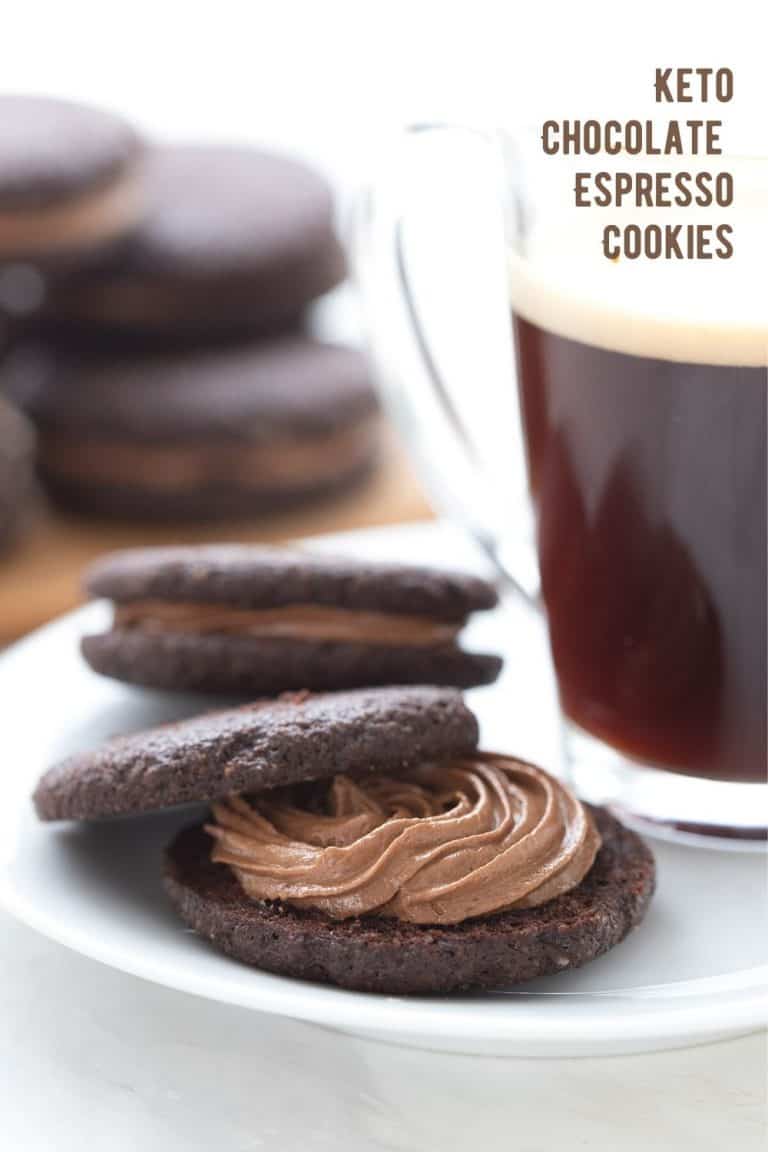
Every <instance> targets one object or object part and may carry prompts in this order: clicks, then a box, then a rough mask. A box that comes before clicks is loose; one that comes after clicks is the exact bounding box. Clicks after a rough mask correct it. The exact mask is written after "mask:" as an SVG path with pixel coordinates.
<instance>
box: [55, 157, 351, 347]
mask: <svg viewBox="0 0 768 1152" xmlns="http://www.w3.org/2000/svg"><path fill="white" fill-rule="evenodd" d="M143 171H144V195H145V201H146V205H147V208H146V214H145V218H144V223H143V224H142V225H141V226H140V228H139V229H138V231H137V232H136V233H135V234H134V236H133V237H132V239H131V240H130V242H129V243H128V244H126V245H124V246H122V247H121V250H120V252H119V253H115V256H114V258H113V259H110V260H109V261H106V262H104V263H103V264H102V265H101V266H99V267H92V268H89V269H85V270H83V272H82V273H81V274H80V275H75V276H73V277H70V278H68V279H66V280H64V281H63V282H62V283H61V284H60V285H54V286H53V290H52V295H51V299H50V303H49V314H50V316H51V317H52V318H53V319H57V318H58V319H61V320H75V321H78V320H87V321H88V322H89V323H91V324H94V325H96V326H99V325H105V326H107V327H114V328H117V329H120V330H128V329H138V330H144V329H146V330H151V331H165V330H179V329H192V330H194V331H196V332H199V331H200V330H201V329H205V330H213V331H216V330H222V331H223V330H229V329H232V328H234V329H237V328H242V327H247V326H264V325H268V324H270V323H278V322H282V321H284V320H285V319H286V318H288V317H291V316H295V315H297V314H298V312H300V311H301V310H302V309H303V308H304V306H305V305H306V304H307V303H308V302H309V301H311V300H312V299H314V298H315V297H316V296H319V295H321V294H322V293H324V292H327V291H328V290H329V289H330V288H332V287H334V286H335V285H336V284H338V283H339V281H340V280H342V279H343V278H344V275H345V272H346V264H345V260H344V255H343V251H342V248H341V246H340V244H339V242H338V239H337V237H336V234H335V230H334V221H333V197H332V193H331V190H330V187H329V186H328V184H327V183H326V181H325V180H324V178H323V177H322V176H321V175H320V174H319V173H318V172H315V171H314V170H313V169H311V168H309V167H308V166H307V165H305V164H303V163H301V162H299V161H298V160H294V159H292V158H290V157H288V156H283V155H277V154H273V153H268V152H261V151H257V150H255V149H247V148H231V147H221V146H205V147H204V146H179V147H165V148H156V149H154V150H153V151H152V152H150V154H149V156H148V157H147V160H146V163H145V165H144V169H143Z"/></svg>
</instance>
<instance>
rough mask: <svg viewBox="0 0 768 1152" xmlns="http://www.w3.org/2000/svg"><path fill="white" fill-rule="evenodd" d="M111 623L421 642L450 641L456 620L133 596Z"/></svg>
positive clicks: (197, 630) (199, 632) (321, 607)
mask: <svg viewBox="0 0 768 1152" xmlns="http://www.w3.org/2000/svg"><path fill="white" fill-rule="evenodd" d="M114 624H115V627H116V628H140V629H141V630H142V631H143V632H153V633H157V632H187V633H192V634H194V635H200V636H204V635H212V634H216V635H227V636H264V637H274V638H278V639H280V638H284V639H300V640H336V641H348V642H351V643H372V644H384V645H387V646H392V645H396V646H397V647H403V646H405V647H421V646H429V645H439V644H450V643H452V642H453V640H455V638H456V635H457V633H458V630H459V628H460V626H461V625H460V622H459V623H447V622H445V621H435V620H431V619H430V618H429V617H426V616H407V615H398V614H395V613H391V612H358V611H355V610H352V609H345V608H327V607H325V606H324V605H320V604H290V605H287V606H286V607H284V608H259V609H255V608H233V607H230V606H229V605H227V604H201V603H195V602H193V603H181V602H179V603H171V602H169V601H164V600H137V601H133V602H132V603H130V604H118V605H116V607H115V618H114Z"/></svg>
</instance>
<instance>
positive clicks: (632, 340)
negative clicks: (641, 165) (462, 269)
mask: <svg viewBox="0 0 768 1152" xmlns="http://www.w3.org/2000/svg"><path fill="white" fill-rule="evenodd" d="M764 168H765V171H763V163H762V162H760V172H759V179H756V178H755V174H754V172H753V171H752V170H751V169H750V172H749V174H748V176H747V177H746V178H744V179H743V182H740V180H741V178H742V176H743V175H744V174H743V173H739V171H738V168H737V176H736V197H735V203H734V205H733V206H731V207H730V208H725V209H707V210H705V209H700V210H691V211H678V212H665V211H660V210H647V211H641V210H637V209H633V210H631V211H630V210H626V211H618V212H617V211H612V210H607V209H599V208H581V209H576V208H572V209H569V208H564V207H563V203H562V200H561V199H559V200H558V201H557V204H555V198H554V195H553V196H551V197H547V196H546V195H545V196H544V198H543V200H538V201H537V203H536V207H535V209H534V220H533V226H532V227H531V228H529V230H528V231H527V232H526V235H525V236H524V238H523V240H522V244H521V246H520V247H519V248H510V249H509V253H508V269H509V294H510V302H511V307H512V310H513V311H514V312H515V313H517V315H519V316H521V317H523V318H524V319H525V320H528V321H529V322H530V323H532V324H536V325H537V326H538V327H540V328H544V329H546V330H548V331H550V332H553V333H555V334H556V335H558V336H563V337H565V338H567V339H570V340H577V341H580V342H581V343H583V344H589V345H593V346H596V347H599V348H604V349H606V350H608V351H613V352H622V353H626V354H628V355H632V356H642V357H648V358H652V359H658V360H670V361H675V362H678V363H689V364H714V365H738V366H742V367H757V368H760V367H765V366H766V365H768V292H766V289H765V280H766V275H768V228H766V221H767V220H768V161H766V162H765V165H764ZM548 200H550V201H551V203H548ZM609 223H611V224H613V223H615V224H618V225H619V226H620V227H622V228H623V227H625V226H626V225H627V224H640V225H641V226H646V225H648V224H651V223H654V224H656V223H661V224H662V225H664V224H667V223H669V224H674V225H677V224H681V225H682V226H683V228H684V227H685V226H686V225H687V224H690V223H694V224H696V223H709V224H712V225H716V224H718V223H728V224H730V225H732V227H733V236H732V241H733V246H734V253H733V256H732V257H731V259H729V260H721V259H712V260H665V259H658V260H648V259H644V258H640V259H637V260H629V259H626V258H620V259H617V260H609V259H606V258H605V256H603V253H602V248H601V235H602V230H603V228H604V227H605V226H606V225H607V224H609Z"/></svg>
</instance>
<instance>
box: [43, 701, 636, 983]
mask: <svg viewBox="0 0 768 1152" xmlns="http://www.w3.org/2000/svg"><path fill="white" fill-rule="evenodd" d="M477 740H478V729H477V722H476V719H475V717H474V716H473V714H472V713H471V712H470V710H469V709H468V708H467V707H466V705H465V704H464V703H463V701H462V699H461V696H460V695H459V694H458V693H457V692H455V691H453V690H449V689H440V688H434V687H423V686H422V687H411V688H402V687H400V688H383V689H370V690H366V691H360V692H346V693H345V692H341V693H331V694H326V695H321V696H312V695H311V694H309V693H298V694H295V695H293V696H287V697H284V698H282V699H280V700H278V701H267V702H260V703H257V704H254V705H249V706H248V707H245V708H241V709H236V710H230V711H227V712H219V713H213V714H211V715H208V716H201V717H197V718H195V719H192V720H186V721H183V722H181V723H178V724H173V725H168V726H165V727H160V728H155V729H152V730H150V731H148V732H144V733H137V734H134V735H132V736H127V737H123V738H118V739H116V740H113V741H111V742H110V743H109V744H107V745H106V746H105V747H103V748H101V749H98V750H96V751H94V752H90V753H85V754H81V755H79V756H75V757H73V758H70V759H69V760H68V761H65V762H64V763H63V764H60V765H58V766H56V767H54V768H52V769H51V770H50V771H49V772H48V773H47V774H46V775H45V776H44V777H43V778H42V780H41V781H40V783H39V784H38V787H37V790H36V792H35V797H34V799H35V805H36V807H37V811H38V814H39V816H40V817H41V818H42V819H44V820H58V819H93V818H100V817H105V816H112V815H117V814H123V815H126V814H130V813H137V812H144V811H147V810H151V809H155V808H160V807H166V806H168V805H173V804H179V803H185V802H188V801H193V800H208V801H212V810H211V812H210V815H209V817H208V819H206V820H205V821H204V822H203V823H202V824H199V825H197V826H196V827H192V828H190V829H187V830H186V831H183V832H181V833H180V835H179V836H178V837H177V838H176V839H175V840H174V842H173V843H172V844H171V845H170V846H169V849H168V851H167V855H166V862H165V887H166V890H167V892H168V895H169V897H170V899H171V901H172V903H173V905H174V906H175V908H176V910H177V911H178V913H179V915H180V917H181V919H182V920H183V921H184V922H185V923H186V924H188V925H189V926H190V927H191V928H193V929H194V930H195V931H196V932H198V933H199V934H200V935H201V936H203V937H205V938H207V939H209V940H210V941H211V943H212V944H214V946H215V947H217V948H219V949H221V950H223V951H224V952H226V953H228V954H229V955H231V956H233V957H234V958H235V959H238V960H241V961H244V962H245V963H248V964H253V965H254V966H256V967H259V968H264V969H266V970H268V971H271V972H277V973H280V974H282V975H286V976H295V977H300V978H303V979H310V980H317V981H322V982H325V983H330V984H337V985H340V986H342V987H345V988H354V989H360V990H362V991H371V992H385V993H390V994H397V995H400V994H409V993H417V994H422V993H434V992H457V991H468V990H471V989H476V988H490V989H493V988H504V987H509V986H510V985H513V984H517V983H520V982H521V981H524V980H530V979H532V978H534V977H536V976H542V975H547V974H549V973H553V972H560V971H563V970H566V969H568V968H574V967H578V966H579V965H581V964H585V963H586V962H587V961H589V960H591V959H594V957H596V956H599V955H601V954H602V953H604V952H606V951H608V949H610V948H612V947H613V946H614V945H615V944H618V943H619V941H620V940H622V939H623V938H624V937H625V936H626V935H627V933H628V932H629V931H630V929H632V928H633V927H634V926H635V925H636V924H637V923H638V922H639V921H640V920H641V919H642V917H643V915H644V913H645V910H646V908H647V905H648V902H649V900H650V897H651V895H652V892H653V887H654V864H653V859H652V857H651V855H650V853H649V851H648V849H647V848H646V847H645V845H644V844H643V843H642V841H641V840H640V839H639V838H638V837H637V836H636V835H635V834H634V833H633V832H630V831H628V830H627V829H625V828H623V827H622V825H621V824H619V822H618V821H617V820H615V819H614V818H613V817H612V816H610V815H609V814H608V813H607V812H605V811H603V810H601V809H593V808H590V807H588V806H586V805H582V804H581V803H580V802H579V801H578V800H577V799H576V797H574V796H573V795H572V794H571V793H570V792H569V791H568V789H567V788H565V787H564V785H563V784H561V783H560V782H559V781H558V780H556V779H555V778H554V777H552V776H550V775H549V774H548V773H546V772H544V771H543V770H542V769H540V768H537V767H535V766H534V765H532V764H528V763H526V762H524V761H521V760H517V759H515V758H514V757H511V756H501V755H496V754H491V753H487V752H480V751H478V750H477Z"/></svg>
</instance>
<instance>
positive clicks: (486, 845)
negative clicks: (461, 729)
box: [207, 753, 600, 924]
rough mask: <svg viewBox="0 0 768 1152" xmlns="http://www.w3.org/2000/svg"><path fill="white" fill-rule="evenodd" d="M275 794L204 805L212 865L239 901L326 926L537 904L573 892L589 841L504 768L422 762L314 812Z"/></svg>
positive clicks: (464, 915)
mask: <svg viewBox="0 0 768 1152" xmlns="http://www.w3.org/2000/svg"><path fill="white" fill-rule="evenodd" d="M295 797H296V792H295V791H293V792H292V791H291V790H288V789H278V790H276V791H273V792H271V793H269V792H268V793H264V794H263V795H259V796H257V797H254V798H252V799H251V800H250V801H248V800H246V799H244V798H243V797H233V798H230V799H228V800H227V801H222V802H221V803H218V804H215V805H214V807H213V813H214V818H215V823H212V824H210V825H208V826H207V831H208V832H209V833H210V835H211V836H212V837H213V838H214V846H213V853H212V858H213V860H214V861H215V862H216V863H220V864H226V865H229V867H231V868H232V870H233V871H234V873H235V875H236V876H237V879H238V880H239V882H240V884H241V886H242V888H243V890H244V891H245V893H246V894H247V895H248V896H250V897H252V898H253V899H257V900H281V901H284V902H286V903H288V904H291V905H293V906H295V907H299V908H315V909H318V910H319V911H321V912H323V913H325V914H326V915H327V916H329V917H331V918H332V919H336V920H344V919H347V918H349V917H353V916H364V915H371V914H375V915H379V916H385V917H394V918H395V919H398V920H403V921H407V922H409V923H414V924H458V923H461V922H462V921H463V920H468V919H470V918H474V917H479V916H488V915H492V914H493V913H496V912H502V911H505V910H507V909H511V908H531V907H535V906H537V905H539V904H544V903H545V902H546V901H548V900H552V899H554V898H555V897H557V896H560V895H562V894H563V893H565V892H567V891H569V890H570V889H571V888H574V887H575V886H576V885H577V884H579V883H580V882H581V881H582V880H583V878H584V876H585V875H586V874H587V872H588V871H589V869H590V868H591V866H592V863H593V861H594V859H595V856H596V855H597V852H598V849H599V847H600V837H599V834H598V832H597V830H596V828H595V824H594V821H593V819H592V816H591V814H590V813H589V811H588V810H587V809H586V808H584V806H583V805H582V804H581V803H580V802H579V801H578V800H577V799H576V798H575V797H574V796H573V795H572V794H571V793H570V792H569V791H568V789H567V788H565V787H564V786H563V785H562V784H561V783H560V781H558V780H556V779H555V778H554V777H552V776H550V775H549V774H548V773H546V772H544V771H542V770H541V769H540V768H536V767H534V766H533V765H531V764H527V763H525V762H524V761H521V760H515V759H512V758H511V757H507V756H499V755H495V754H492V753H476V754H475V755H474V756H473V757H472V758H471V759H466V760H453V761H449V762H444V763H429V764H424V765H421V766H420V767H418V768H416V769H414V770H412V771H409V772H408V774H407V775H404V776H403V777H401V778H393V777H370V778H366V779H364V780H352V779H351V778H349V777H347V776H336V777H334V779H333V781H332V782H331V784H330V785H329V787H328V791H327V796H326V799H325V806H324V810H321V811H315V810H313V809H312V808H311V807H301V806H300V805H299V804H298V803H297V802H296V799H295Z"/></svg>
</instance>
